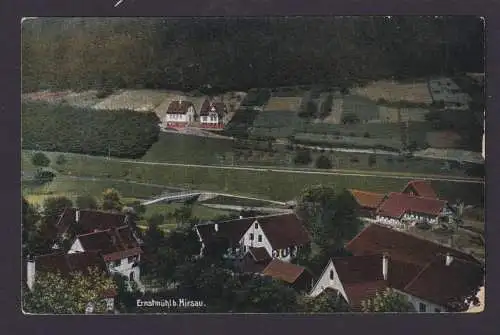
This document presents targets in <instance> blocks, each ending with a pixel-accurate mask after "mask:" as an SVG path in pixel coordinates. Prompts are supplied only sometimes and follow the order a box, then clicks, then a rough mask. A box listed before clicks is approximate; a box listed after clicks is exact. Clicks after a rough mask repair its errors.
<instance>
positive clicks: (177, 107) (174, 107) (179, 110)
mask: <svg viewBox="0 0 500 335" xmlns="http://www.w3.org/2000/svg"><path fill="white" fill-rule="evenodd" d="M195 120H196V111H195V108H194V105H193V104H192V103H191V102H190V101H185V100H183V99H182V97H179V98H178V100H175V101H172V102H171V103H170V104H169V105H168V108H167V112H166V114H165V117H164V119H163V125H164V126H166V127H170V128H183V127H186V126H189V125H190V124H192V123H193V122H195Z"/></svg>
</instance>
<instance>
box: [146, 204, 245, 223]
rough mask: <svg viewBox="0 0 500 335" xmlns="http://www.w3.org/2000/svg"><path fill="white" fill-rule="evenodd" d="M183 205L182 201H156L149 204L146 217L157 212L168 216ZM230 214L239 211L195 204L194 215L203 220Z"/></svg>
mask: <svg viewBox="0 0 500 335" xmlns="http://www.w3.org/2000/svg"><path fill="white" fill-rule="evenodd" d="M182 206H183V204H181V203H172V204H162V203H156V204H152V205H147V206H146V213H145V214H144V217H146V218H148V217H151V216H153V215H155V214H161V215H163V216H165V217H166V216H168V215H171V214H173V213H174V212H175V210H176V209H180V208H181V207H182ZM228 214H234V215H236V214H237V213H236V212H231V211H226V210H222V209H214V208H209V207H206V206H203V205H201V204H195V205H193V217H196V218H198V219H201V220H212V219H214V218H216V217H218V216H222V215H228Z"/></svg>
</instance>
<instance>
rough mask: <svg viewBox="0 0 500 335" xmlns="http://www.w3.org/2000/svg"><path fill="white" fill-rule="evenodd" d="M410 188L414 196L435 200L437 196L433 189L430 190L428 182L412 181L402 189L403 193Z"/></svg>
mask: <svg viewBox="0 0 500 335" xmlns="http://www.w3.org/2000/svg"><path fill="white" fill-rule="evenodd" d="M411 188H413V190H414V191H415V193H416V195H417V196H419V197H424V198H432V199H437V198H438V196H437V194H436V192H435V191H434V189H433V188H432V186H431V184H430V182H427V181H423V180H414V181H410V182H409V183H408V184H407V185H406V186H405V188H404V189H403V193H406V192H407V191H409V190H410V189H411Z"/></svg>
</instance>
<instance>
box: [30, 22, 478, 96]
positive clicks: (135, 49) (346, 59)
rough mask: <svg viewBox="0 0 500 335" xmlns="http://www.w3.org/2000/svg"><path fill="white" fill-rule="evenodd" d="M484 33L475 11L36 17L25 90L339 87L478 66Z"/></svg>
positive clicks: (476, 67) (472, 68) (31, 38)
mask: <svg viewBox="0 0 500 335" xmlns="http://www.w3.org/2000/svg"><path fill="white" fill-rule="evenodd" d="M483 32H484V25H483V23H482V21H481V19H479V18H473V17H440V18H435V17H417V16H414V17H409V16H397V17H394V16H393V17H391V18H387V17H328V18H326V17H325V18H322V17H319V18H316V17H315V18H312V17H309V18H307V17H306V18H259V19H250V18H231V19H222V18H213V19H201V18H200V19H189V20H186V19H178V20H175V19H168V20H167V19H143V18H142V19H136V18H122V19H120V18H111V19H100V18H74V19H58V18H39V19H36V20H30V21H26V22H25V23H24V24H23V29H22V35H23V41H22V53H23V59H22V67H23V89H24V90H25V91H31V90H39V89H44V88H72V89H85V88H89V87H93V88H95V87H97V86H101V87H128V88H130V87H151V88H176V89H179V88H184V89H194V88H198V87H202V86H204V85H206V84H211V85H212V86H213V87H218V88H220V89H222V90H229V89H247V88H250V87H277V86H287V85H291V84H292V85H297V84H303V83H305V84H311V83H314V84H323V85H326V86H337V87H339V86H349V85H351V84H352V82H353V81H358V82H362V81H366V80H370V79H377V78H383V77H391V76H396V77H415V76H416V77H422V76H427V75H436V74H442V73H450V72H454V71H471V72H482V71H483V67H484V64H483V43H484V36H483ZM108 60H113V61H108ZM290 69H293V71H290ZM235 73H237V74H238V75H234V74H235Z"/></svg>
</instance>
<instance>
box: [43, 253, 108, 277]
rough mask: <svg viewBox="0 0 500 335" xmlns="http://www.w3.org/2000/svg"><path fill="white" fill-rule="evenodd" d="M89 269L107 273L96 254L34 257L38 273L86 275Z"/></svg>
mask: <svg viewBox="0 0 500 335" xmlns="http://www.w3.org/2000/svg"><path fill="white" fill-rule="evenodd" d="M90 267H96V268H97V269H98V270H101V271H103V272H104V271H107V269H106V264H105V263H104V262H103V259H102V258H101V256H100V255H99V253H97V252H85V253H74V254H65V253H54V254H48V255H42V256H37V257H35V270H36V271H40V272H59V273H61V274H62V275H68V274H69V273H71V272H82V273H84V274H86V273H88V269H89V268H90Z"/></svg>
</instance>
